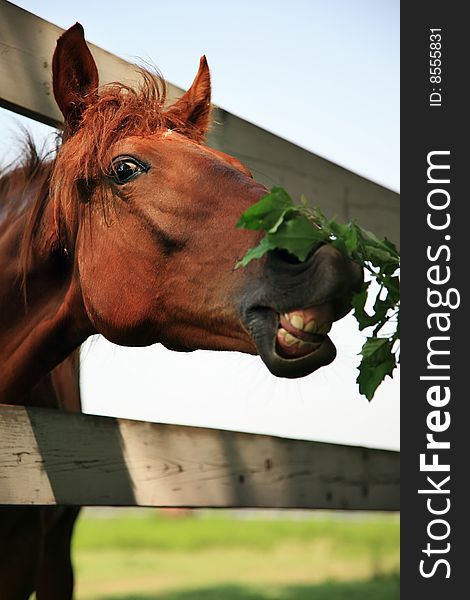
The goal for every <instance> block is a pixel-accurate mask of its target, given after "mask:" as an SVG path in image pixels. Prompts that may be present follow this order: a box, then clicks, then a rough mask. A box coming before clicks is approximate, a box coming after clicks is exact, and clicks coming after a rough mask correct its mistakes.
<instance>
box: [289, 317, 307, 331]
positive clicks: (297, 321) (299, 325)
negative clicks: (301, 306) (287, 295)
mask: <svg viewBox="0 0 470 600" xmlns="http://www.w3.org/2000/svg"><path fill="white" fill-rule="evenodd" d="M290 322H291V324H292V325H293V326H294V327H295V328H296V329H300V330H302V329H303V328H304V320H303V319H302V317H301V316H300V315H294V316H293V317H291V319H290Z"/></svg>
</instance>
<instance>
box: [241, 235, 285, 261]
mask: <svg viewBox="0 0 470 600" xmlns="http://www.w3.org/2000/svg"><path fill="white" fill-rule="evenodd" d="M275 247H276V246H273V244H272V242H271V241H270V240H269V238H268V237H264V238H263V239H262V240H261V242H260V243H259V244H258V245H257V246H255V248H250V249H249V250H248V252H247V253H246V254H245V256H244V257H243V258H242V259H241V260H239V261H238V262H237V264H236V265H235V269H239V268H240V267H246V265H247V264H248V263H250V262H251V261H252V260H253V259H255V258H261V257H262V256H264V255H265V254H266V252H268V250H274V248H275Z"/></svg>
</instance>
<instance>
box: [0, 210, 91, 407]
mask: <svg viewBox="0 0 470 600" xmlns="http://www.w3.org/2000/svg"><path fill="white" fill-rule="evenodd" d="M8 200H10V201H11V198H10V199H2V200H1V201H2V202H3V206H5V205H6V204H5V202H6V201H8ZM28 210H29V209H27V210H26V211H24V212H22V213H21V214H19V215H16V216H14V217H13V218H11V217H10V218H9V220H10V223H9V224H7V223H5V222H4V223H3V224H2V225H0V402H7V403H12V404H16V403H21V402H22V398H23V396H24V395H25V394H27V393H28V392H29V390H30V389H31V388H32V387H33V386H34V385H35V384H36V383H37V382H38V381H39V380H40V379H41V378H42V377H43V376H44V375H45V374H46V373H48V372H49V371H50V370H51V369H53V368H54V367H55V366H56V365H58V364H59V363H60V362H61V361H63V360H64V359H65V358H66V357H67V356H68V355H69V354H70V352H72V350H73V349H74V348H76V347H77V345H79V344H80V343H81V342H82V341H83V340H84V339H85V338H86V337H87V335H88V334H89V333H88V332H86V327H87V324H86V323H85V320H84V319H83V316H82V315H83V308H82V306H81V305H80V304H81V295H80V293H79V291H78V290H77V284H76V281H75V278H74V277H73V274H72V273H71V272H70V273H60V272H58V270H57V267H56V266H55V264H54V257H53V256H50V255H48V253H47V251H46V252H44V251H43V252H40V253H39V258H38V249H37V248H36V247H33V248H32V253H31V254H32V257H31V261H30V264H29V265H26V266H27V273H26V278H25V283H26V288H24V287H23V283H24V282H23V276H22V275H23V274H22V272H21V270H22V268H23V265H21V264H20V258H19V248H20V245H21V240H22V236H23V231H24V227H25V225H26V222H27V219H28ZM48 212H50V211H46V212H45V214H44V216H43V219H46V220H47V219H48V218H49V214H48ZM45 225H47V223H46V224H45ZM33 246H35V245H33Z"/></svg>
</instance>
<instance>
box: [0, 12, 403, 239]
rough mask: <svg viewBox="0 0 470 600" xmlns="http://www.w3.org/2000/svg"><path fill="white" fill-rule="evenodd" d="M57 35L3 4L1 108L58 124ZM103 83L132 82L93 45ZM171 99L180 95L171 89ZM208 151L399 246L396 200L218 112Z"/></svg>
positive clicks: (124, 67)
mask: <svg viewBox="0 0 470 600" xmlns="http://www.w3.org/2000/svg"><path fill="white" fill-rule="evenodd" d="M62 31H63V30H62V29H60V28H59V27H57V26H55V25H53V24H52V23H49V22H47V21H45V20H44V19H40V18H39V17H37V16H35V15H32V14H31V13H29V12H27V11H25V10H23V9H20V8H19V7H17V6H15V5H13V4H11V3H10V2H7V1H6V0H0V106H3V107H5V108H9V109H11V110H15V111H16V112H19V113H21V114H24V115H26V116H30V117H33V118H35V119H37V120H39V121H42V122H44V123H48V124H51V125H57V124H58V123H59V122H60V120H61V115H60V113H59V110H58V108H57V107H56V105H55V102H54V99H53V97H52V94H51V90H52V83H51V59H52V53H53V50H54V47H55V43H56V40H57V38H58V37H59V36H60V34H61V33H62ZM90 47H91V50H92V53H93V56H94V57H95V60H96V62H97V64H98V68H99V71H100V77H101V81H102V83H106V82H110V81H123V82H125V83H132V82H133V81H135V79H136V73H135V69H134V67H133V66H132V65H129V64H128V63H127V62H125V61H123V60H121V59H120V58H117V57H116V56H114V55H112V54H110V53H109V52H106V51H104V50H102V49H101V48H98V47H97V46H95V45H93V44H90ZM169 92H170V97H176V96H178V95H179V94H180V93H181V90H180V89H179V88H177V87H175V86H172V85H169ZM214 122H215V123H216V124H215V125H214V127H213V128H212V131H211V132H210V134H209V139H208V141H209V145H211V146H213V147H214V148H217V149H219V150H223V151H224V152H228V153H229V154H232V155H234V156H237V157H238V158H240V159H241V160H242V161H243V162H245V163H246V164H247V165H248V166H249V167H250V168H251V169H252V170H253V172H254V175H255V177H256V178H257V179H258V180H259V181H261V182H262V183H264V184H265V185H267V186H268V187H271V186H273V185H282V186H284V187H286V188H287V189H288V190H289V191H290V192H291V194H292V195H293V196H294V197H299V196H300V194H305V195H306V196H307V197H308V198H310V199H311V200H312V201H314V202H315V203H316V204H319V205H320V206H321V207H322V208H323V209H324V210H325V211H326V212H327V213H328V214H330V215H333V214H334V215H337V216H338V217H339V218H340V219H343V220H347V219H349V218H351V217H356V218H357V219H358V220H359V222H360V223H361V225H363V226H364V227H367V228H369V229H371V230H373V231H374V232H375V233H376V234H377V235H378V236H387V237H388V238H389V239H391V240H393V241H395V242H397V243H398V241H399V202H398V195H397V194H396V193H395V192H392V191H390V190H388V189H386V188H384V187H382V186H380V185H377V184H376V183H373V182H371V181H369V180H367V179H365V178H364V177H360V176H359V175H356V174H355V173H352V172H351V171H348V170H347V169H344V168H342V167H340V166H338V165H335V164H334V163H332V162H330V161H328V160H325V159H323V158H321V157H320V156H317V155H315V154H313V153H311V152H308V151H307V150H304V149H303V148H300V147H299V146H296V145H295V144H292V143H290V142H288V141H286V140H284V139H282V138H280V137H278V136H276V135H273V134H272V133H269V132H268V131H266V130H263V129H261V128H260V127H257V126H256V125H253V124H252V123H249V122H248V121H245V120H243V119H240V118H239V117H236V116H235V115H232V114H230V113H229V112H227V111H224V110H221V109H216V110H215V112H214Z"/></svg>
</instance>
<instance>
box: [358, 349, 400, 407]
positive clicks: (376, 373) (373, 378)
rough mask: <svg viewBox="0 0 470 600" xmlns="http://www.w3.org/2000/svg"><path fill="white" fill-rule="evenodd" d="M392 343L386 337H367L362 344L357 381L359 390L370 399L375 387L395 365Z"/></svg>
mask: <svg viewBox="0 0 470 600" xmlns="http://www.w3.org/2000/svg"><path fill="white" fill-rule="evenodd" d="M392 345H393V343H392V342H391V341H390V340H389V339H387V338H377V337H372V338H368V339H367V340H366V342H365V344H364V345H363V346H362V350H361V354H362V362H361V364H360V365H359V375H358V378H357V383H358V384H359V391H360V392H361V394H364V395H365V396H366V398H367V399H368V400H369V401H370V400H372V398H373V396H374V394H375V391H376V389H377V388H378V386H379V385H380V383H382V381H383V380H384V379H385V377H386V376H387V375H390V376H391V375H392V372H393V369H394V368H395V367H396V361H395V357H394V356H393V353H392Z"/></svg>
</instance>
